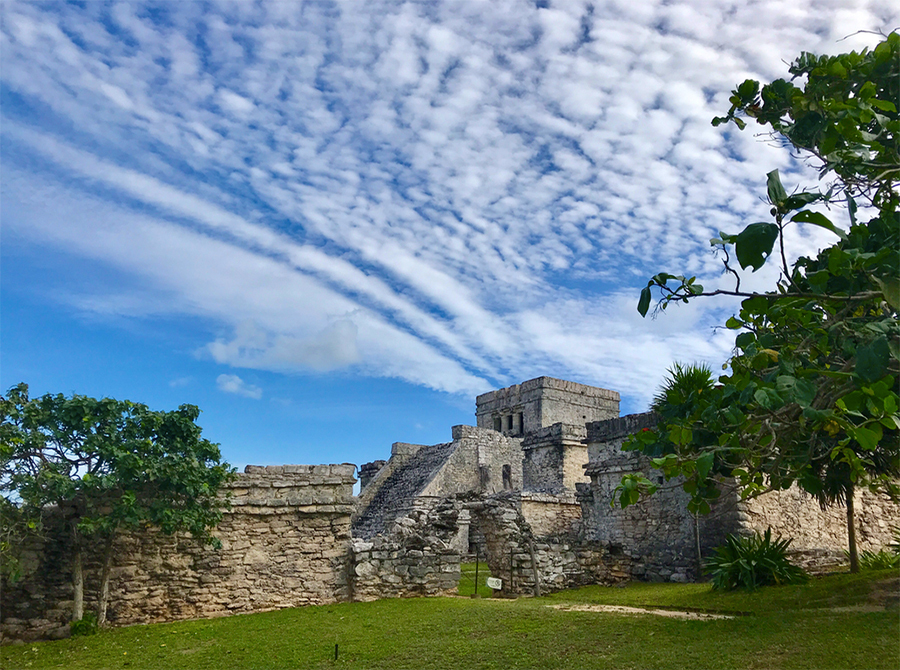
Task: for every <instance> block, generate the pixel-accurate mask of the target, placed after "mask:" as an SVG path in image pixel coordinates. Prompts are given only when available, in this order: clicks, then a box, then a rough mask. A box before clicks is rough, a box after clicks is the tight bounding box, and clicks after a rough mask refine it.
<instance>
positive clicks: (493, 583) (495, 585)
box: [487, 577, 503, 591]
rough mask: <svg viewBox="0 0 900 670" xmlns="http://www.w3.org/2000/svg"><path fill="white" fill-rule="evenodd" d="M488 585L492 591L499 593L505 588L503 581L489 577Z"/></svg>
mask: <svg viewBox="0 0 900 670" xmlns="http://www.w3.org/2000/svg"><path fill="white" fill-rule="evenodd" d="M487 585H488V586H489V587H491V588H492V589H497V590H498V591H499V590H500V589H502V588H503V580H502V579H498V578H496V577H488V578H487Z"/></svg>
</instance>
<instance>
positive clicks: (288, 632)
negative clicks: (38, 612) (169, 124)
mask: <svg viewBox="0 0 900 670" xmlns="http://www.w3.org/2000/svg"><path fill="white" fill-rule="evenodd" d="M479 578H480V574H479ZM897 578H898V573H897V571H896V570H894V571H881V572H869V573H863V574H861V575H835V576H831V577H826V578H822V579H817V580H813V581H812V582H811V583H810V584H808V585H804V586H781V587H769V588H764V589H760V590H759V591H757V592H756V593H755V594H745V593H726V594H722V593H715V592H713V591H712V590H711V589H710V587H709V586H708V585H705V584H637V583H635V584H629V585H628V586H626V587H624V588H608V587H607V588H605V587H596V586H595V587H586V588H583V589H577V590H573V591H566V592H562V593H556V594H553V595H551V596H547V597H543V598H519V599H518V600H495V599H491V598H482V599H471V598H468V597H462V598H415V599H406V600H381V601H378V602H373V603H351V604H339V605H328V606H322V607H306V608H301V609H290V610H280V611H277V612H267V613H263V614H252V615H242V616H234V617H230V618H226V619H216V620H207V621H186V622H180V623H172V624H157V625H152V626H132V627H128V628H118V629H113V630H109V631H105V632H103V633H101V634H99V635H96V636H93V637H83V638H73V639H69V640H61V641H58V642H41V643H30V644H26V645H24V646H17V647H3V648H2V649H0V661H2V663H0V665H2V667H3V668H67V669H69V670H77V669H79V668H85V669H88V668H90V669H91V670H99V669H101V668H162V669H165V670H177V669H179V668H412V669H419V668H498V669H500V668H503V669H505V668H616V669H619V668H685V667H688V668H691V669H692V670H693V669H699V668H751V669H752V668H815V669H820V668H890V669H891V670H896V669H897V668H898V667H900V610H898V608H897V606H896V605H893V606H892V607H891V608H890V609H887V610H886V609H884V607H883V605H882V606H880V607H876V606H874V605H873V604H872V603H873V601H872V598H871V593H872V592H873V590H882V591H883V590H884V587H883V586H879V584H882V583H883V582H884V581H885V580H887V579H893V580H894V581H893V584H892V585H891V586H890V589H893V590H894V591H896V590H897V588H898V586H897V581H896V580H897ZM479 581H481V580H480V579H479ZM601 604H606V605H626V606H632V607H652V608H659V607H665V608H670V609H691V610H702V611H718V612H734V613H742V615H741V616H736V617H735V618H732V619H724V620H699V621H690V620H680V619H671V618H664V617H661V616H656V615H652V614H641V615H625V614H613V613H601V612H583V611H565V610H562V609H555V608H553V607H551V606H552V605H601ZM335 644H337V645H338V658H337V660H335Z"/></svg>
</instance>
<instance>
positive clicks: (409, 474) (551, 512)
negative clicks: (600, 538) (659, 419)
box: [353, 377, 619, 552]
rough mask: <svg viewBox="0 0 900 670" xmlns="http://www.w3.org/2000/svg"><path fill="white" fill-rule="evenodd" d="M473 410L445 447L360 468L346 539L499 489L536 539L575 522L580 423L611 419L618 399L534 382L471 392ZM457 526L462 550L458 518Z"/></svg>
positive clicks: (422, 448)
mask: <svg viewBox="0 0 900 670" xmlns="http://www.w3.org/2000/svg"><path fill="white" fill-rule="evenodd" d="M475 405H476V410H475V417H476V421H477V424H478V425H477V426H454V427H453V429H452V438H453V439H452V441H451V442H447V443H444V444H435V445H418V444H406V443H402V442H397V443H395V444H394V445H393V446H392V448H391V458H390V460H388V461H376V462H375V463H366V464H365V465H363V466H362V467H361V468H360V473H361V481H360V485H361V491H360V495H359V500H358V503H357V507H356V511H355V513H354V517H353V533H354V536H356V537H362V538H369V537H373V536H374V535H376V534H378V533H384V532H385V531H387V529H388V528H389V527H390V524H391V523H392V522H393V521H394V520H395V519H396V518H398V517H400V516H403V515H405V514H408V513H409V512H411V511H412V510H415V509H427V508H429V507H430V506H431V505H433V504H435V503H436V502H437V501H440V500H442V499H443V498H446V497H447V496H450V495H459V494H466V493H468V494H477V495H481V496H485V495H491V494H495V493H500V492H503V491H509V492H516V493H518V494H519V496H520V500H521V509H522V512H523V514H524V516H525V519H526V520H528V522H529V523H530V524H531V525H532V526H533V527H535V529H536V530H537V531H538V532H540V533H541V534H544V535H546V534H551V533H557V534H559V533H563V532H568V531H569V530H570V529H571V526H572V524H573V523H574V522H575V521H577V520H578V519H580V518H581V510H580V507H579V505H578V502H577V501H576V499H575V485H576V484H577V483H578V482H588V481H589V479H588V478H587V477H586V476H585V474H584V467H585V465H587V462H588V456H587V445H586V444H585V442H584V438H585V435H586V433H585V426H586V424H588V423H591V422H595V421H604V420H606V419H611V418H615V417H617V416H619V394H618V393H616V392H615V391H608V390H607V389H601V388H596V387H593V386H585V385H584V384H576V383H575V382H569V381H563V380H561V379H553V378H552V377H538V378H537V379H531V380H529V381H526V382H523V383H521V384H516V385H515V386H510V387H508V388H504V389H500V390H498V391H492V392H490V393H485V394H483V395H480V396H478V398H476V400H475ZM363 473H364V474H363ZM460 527H461V528H460V536H459V539H458V546H459V548H460V549H461V550H462V551H464V552H465V551H467V546H468V534H467V533H468V531H469V528H468V525H467V523H466V518H465V517H464V518H463V520H462V522H461V523H460Z"/></svg>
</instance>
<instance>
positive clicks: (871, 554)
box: [844, 549, 900, 570]
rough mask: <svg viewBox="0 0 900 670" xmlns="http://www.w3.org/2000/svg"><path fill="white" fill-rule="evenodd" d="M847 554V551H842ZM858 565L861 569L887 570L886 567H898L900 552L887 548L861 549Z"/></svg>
mask: <svg viewBox="0 0 900 670" xmlns="http://www.w3.org/2000/svg"><path fill="white" fill-rule="evenodd" d="M844 554H845V555H847V556H849V554H848V552H846V551H845V552H844ZM859 567H860V568H861V569H863V570H887V569H888V568H900V554H895V553H894V552H893V551H888V550H887V549H880V550H879V551H861V552H860V554H859Z"/></svg>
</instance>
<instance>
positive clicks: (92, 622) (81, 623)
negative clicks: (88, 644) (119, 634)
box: [70, 612, 97, 637]
mask: <svg viewBox="0 0 900 670" xmlns="http://www.w3.org/2000/svg"><path fill="white" fill-rule="evenodd" d="M70 625H71V629H72V636H73V637H79V636H81V635H94V634H95V633H96V632H97V615H96V614H94V613H93V612H85V613H84V615H83V616H82V617H81V618H80V619H79V620H78V621H73V622H72V623H71V624H70Z"/></svg>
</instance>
